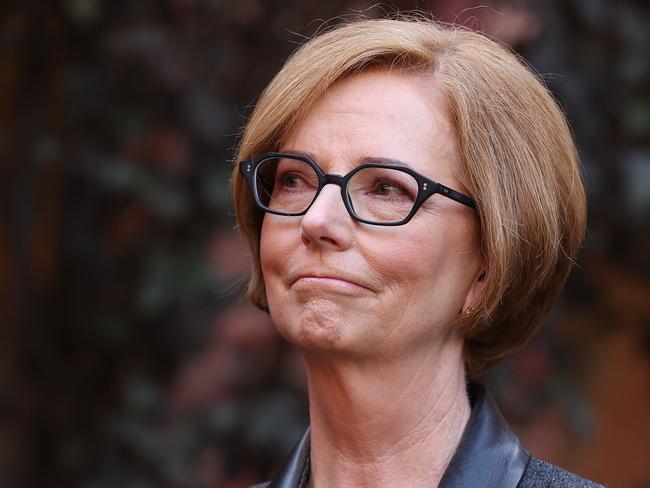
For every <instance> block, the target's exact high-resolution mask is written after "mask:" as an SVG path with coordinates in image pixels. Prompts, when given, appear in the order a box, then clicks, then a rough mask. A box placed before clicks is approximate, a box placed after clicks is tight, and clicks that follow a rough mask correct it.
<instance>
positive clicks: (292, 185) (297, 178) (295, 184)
mask: <svg viewBox="0 0 650 488" xmlns="http://www.w3.org/2000/svg"><path fill="white" fill-rule="evenodd" d="M277 180H278V182H279V183H280V185H281V186H282V188H287V189H298V188H304V187H305V186H307V181H306V180H305V177H304V175H301V174H300V173H295V172H290V171H287V172H286V173H282V174H280V175H278V177H277Z"/></svg>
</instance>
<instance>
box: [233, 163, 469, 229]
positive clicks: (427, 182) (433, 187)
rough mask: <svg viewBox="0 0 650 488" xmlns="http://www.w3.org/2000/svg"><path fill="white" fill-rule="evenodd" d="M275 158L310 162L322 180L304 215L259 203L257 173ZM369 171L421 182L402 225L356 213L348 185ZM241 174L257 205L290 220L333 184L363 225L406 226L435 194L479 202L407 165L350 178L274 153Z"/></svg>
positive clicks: (242, 166)
mask: <svg viewBox="0 0 650 488" xmlns="http://www.w3.org/2000/svg"><path fill="white" fill-rule="evenodd" d="M275 158H291V159H297V160H299V161H303V162H304V163H307V164H308V165H309V166H311V167H312V168H313V169H314V171H315V172H316V176H317V177H318V188H317V189H316V193H315V194H314V198H313V200H312V201H311V203H310V204H309V205H307V208H305V210H303V211H302V212H282V211H280V210H273V209H270V208H268V207H267V206H265V205H264V204H262V202H261V201H260V200H259V197H258V194H257V179H256V177H255V176H256V174H257V169H258V168H259V166H260V164H262V163H263V162H264V161H266V160H268V159H275ZM365 168H387V169H392V170H397V171H402V172H404V173H407V174H409V175H411V176H412V177H413V178H415V180H416V181H417V183H418V194H417V196H416V198H415V202H414V203H413V208H412V209H411V212H410V213H409V214H408V215H407V216H406V217H404V218H403V219H402V220H400V221H398V222H376V221H373V220H366V219H364V218H362V217H359V216H358V215H357V214H356V213H355V211H354V208H353V207H352V203H351V202H350V199H349V196H348V192H347V187H348V182H349V181H350V179H351V178H352V177H353V176H354V175H355V174H357V173H358V172H359V171H361V170H362V169H365ZM239 172H240V173H241V174H242V176H244V178H245V179H246V181H247V183H248V187H249V189H250V191H251V193H252V195H253V200H254V201H255V204H256V205H257V207H258V208H259V209H260V210H262V211H264V212H268V213H271V214H275V215H284V216H287V217H297V216H300V215H305V214H306V213H307V212H308V211H309V209H310V208H311V206H312V205H313V204H314V202H315V201H316V199H317V198H318V195H319V194H320V192H321V190H322V189H323V187H324V186H325V185H329V184H334V185H338V186H339V187H340V188H341V198H342V199H343V203H344V205H345V208H346V209H347V211H348V213H349V214H350V217H352V218H353V219H354V220H357V221H359V222H363V223H364V224H371V225H384V226H396V225H404V224H406V223H407V222H408V221H409V220H411V219H412V218H413V216H414V215H415V213H416V212H417V211H418V210H419V209H420V207H421V206H422V204H423V203H424V202H425V201H426V200H427V199H428V198H430V197H431V196H433V195H435V194H440V195H442V196H445V197H447V198H450V199H452V200H454V201H456V202H458V203H461V204H463V205H466V206H468V207H470V208H473V209H476V202H475V201H474V199H473V198H471V197H468V196H467V195H464V194H463V193H460V192H458V191H456V190H453V189H451V188H449V187H448V186H445V185H443V184H442V183H438V182H437V181H434V180H431V179H429V178H427V177H426V176H422V175H421V174H420V173H418V172H416V171H414V170H412V169H411V168H407V167H403V166H394V165H390V164H381V163H364V164H361V165H359V166H357V167H356V168H354V169H353V170H352V171H350V172H349V173H348V174H346V175H337V174H325V173H324V172H323V170H322V169H321V168H320V166H318V164H316V162H315V161H313V160H312V159H311V158H309V157H308V156H305V155H304V154H293V153H277V152H270V153H266V154H262V155H260V156H257V157H254V158H251V159H247V160H245V161H242V162H241V163H239Z"/></svg>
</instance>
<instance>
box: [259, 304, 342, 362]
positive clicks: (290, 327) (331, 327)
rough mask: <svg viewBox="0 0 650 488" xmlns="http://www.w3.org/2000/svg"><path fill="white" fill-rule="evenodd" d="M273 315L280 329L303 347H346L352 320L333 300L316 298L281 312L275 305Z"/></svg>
mask: <svg viewBox="0 0 650 488" xmlns="http://www.w3.org/2000/svg"><path fill="white" fill-rule="evenodd" d="M271 317H272V319H273V322H274V323H275V326H276V328H277V330H278V332H279V333H280V334H281V335H282V336H283V337H284V338H285V339H286V340H287V341H289V342H290V343H291V344H293V345H294V346H296V347H298V348H299V349H303V350H309V351H323V352H325V351H332V352H333V351H341V350H342V349H344V348H345V343H346V340H345V339H346V337H347V336H348V334H346V332H347V331H346V330H345V328H346V325H347V324H350V323H351V322H350V321H349V320H347V319H346V318H345V316H344V310H343V307H342V306H341V305H340V304H338V303H336V302H335V301H333V300H328V299H325V298H319V299H313V300H309V301H307V302H305V303H300V304H297V305H296V306H295V307H287V308H283V309H282V310H281V311H277V312H275V311H274V309H273V308H271Z"/></svg>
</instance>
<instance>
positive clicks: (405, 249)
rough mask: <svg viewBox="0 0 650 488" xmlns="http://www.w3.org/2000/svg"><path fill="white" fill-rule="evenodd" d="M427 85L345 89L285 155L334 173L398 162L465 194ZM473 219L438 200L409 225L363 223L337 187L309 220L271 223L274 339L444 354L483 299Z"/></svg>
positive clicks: (364, 353) (380, 352)
mask: <svg viewBox="0 0 650 488" xmlns="http://www.w3.org/2000/svg"><path fill="white" fill-rule="evenodd" d="M431 83H433V82H431V81H425V80H423V79H420V78H417V77H415V76H414V75H408V74H399V73H389V72H386V71H371V72H364V73H361V74H358V75H355V76H353V77H351V78H348V79H346V80H343V81H341V82H339V83H338V84H336V85H334V87H332V88H331V89H330V90H329V91H328V92H327V93H326V94H325V95H324V96H323V97H322V98H321V99H320V100H319V101H318V102H317V103H316V104H315V106H314V107H313V108H312V110H311V111H310V113H309V114H308V115H307V117H306V118H305V119H304V120H302V121H301V122H300V123H299V124H298V125H297V126H296V127H295V128H294V129H293V130H292V131H291V133H290V134H289V136H288V137H287V139H286V140H285V141H283V143H282V145H281V148H280V149H281V150H282V151H295V152H305V153H307V152H308V153H311V154H313V155H314V157H315V159H316V161H317V163H318V164H319V165H320V166H321V168H323V170H324V171H325V172H326V173H337V174H345V173H347V172H348V171H350V170H351V169H353V168H354V167H356V166H357V165H358V164H359V161H361V160H362V159H363V158H364V157H384V158H391V159H397V160H400V161H403V162H405V163H408V164H409V165H410V166H411V167H413V168H414V169H415V170H416V171H418V172H420V173H421V174H423V175H425V176H428V177H430V178H432V179H434V180H436V181H439V182H440V183H443V184H445V185H447V186H450V187H452V188H454V189H457V190H459V191H464V190H465V189H464V187H463V186H462V184H461V182H460V181H459V180H458V178H457V176H456V175H457V170H458V167H459V164H460V156H459V154H458V150H457V147H456V141H455V136H454V130H453V128H452V126H451V123H450V122H449V119H448V116H447V113H446V109H445V106H444V104H443V102H442V97H441V96H440V95H439V94H438V93H437V92H436V90H435V89H433V88H432V86H431ZM475 219H476V215H475V213H474V211H473V210H472V209H470V208H468V207H465V206H463V205H461V204H459V203H458V202H454V201H452V200H450V199H447V198H444V197H441V196H439V195H436V196H434V197H433V198H431V199H430V200H429V201H428V202H427V203H426V204H425V205H424V206H423V207H422V208H421V209H420V210H419V211H418V213H417V214H416V215H415V217H414V218H413V219H412V220H411V221H410V222H409V223H408V224H406V225H403V226H398V227H381V226H372V225H366V224H361V223H359V222H356V221H354V220H352V219H351V217H350V216H349V215H348V213H347V211H346V209H345V207H344V204H343V202H342V200H341V195H340V189H339V187H337V186H335V185H328V186H326V187H325V188H323V190H322V192H321V193H320V195H319V197H318V198H317V199H316V201H315V202H314V204H313V205H312V207H311V208H310V210H309V211H308V212H307V214H306V215H304V216H302V217H283V216H276V215H270V214H266V215H265V217H264V222H263V226H262V232H261V242H260V259H261V265H262V271H263V274H264V282H265V286H266V292H267V299H268V303H269V308H270V311H271V316H272V318H273V320H274V322H275V324H276V327H277V329H278V331H279V332H280V333H281V334H282V335H283V336H284V337H285V338H286V339H287V340H289V341H290V342H292V343H293V344H295V345H296V346H298V347H299V348H301V349H303V350H304V351H311V352H314V351H318V352H319V353H325V354H328V353H332V354H341V353H344V354H346V355H351V356H353V357H358V358H362V357H363V358H374V359H378V360H386V359H391V358H395V357H400V356H405V355H409V354H413V353H414V352H415V351H418V350H422V351H424V350H432V349H435V348H436V347H439V346H440V345H441V344H442V343H444V341H445V340H446V338H447V337H448V336H449V333H450V330H451V327H452V324H453V323H454V321H455V319H456V318H457V316H458V314H459V313H460V312H461V310H463V309H464V308H466V307H467V306H469V305H472V304H473V303H474V302H475V301H476V298H477V296H478V295H479V293H480V290H481V286H482V284H481V283H480V281H479V280H477V276H478V275H479V274H480V271H481V269H482V266H483V261H482V257H481V255H480V252H479V245H478V237H477V236H476V235H475V232H474V227H473V226H474V224H475ZM302 272H312V273H324V274H328V275H336V276H339V277H340V276H345V277H346V278H347V279H349V280H350V281H354V282H356V283H358V284H361V285H363V288H358V289H350V288H349V287H348V288H345V287H342V286H338V285H337V283H336V282H335V281H331V282H321V281H319V280H312V281H309V282H303V281H300V280H299V281H297V282H295V281H294V280H295V277H296V275H297V274H299V273H302Z"/></svg>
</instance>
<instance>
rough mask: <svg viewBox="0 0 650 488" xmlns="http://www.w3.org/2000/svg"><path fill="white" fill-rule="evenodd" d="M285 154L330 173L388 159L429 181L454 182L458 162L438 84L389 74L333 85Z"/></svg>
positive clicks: (287, 143) (368, 74)
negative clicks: (301, 155) (309, 159)
mask: <svg viewBox="0 0 650 488" xmlns="http://www.w3.org/2000/svg"><path fill="white" fill-rule="evenodd" d="M281 150H283V151H302V152H308V153H310V154H313V155H314V157H315V158H316V160H317V161H318V163H319V164H320V165H321V166H322V167H323V169H324V170H326V171H329V172H334V171H336V172H339V171H347V170H349V169H350V168H351V167H354V166H356V165H357V164H358V163H359V161H361V160H364V159H368V158H387V159H395V160H399V161H403V162H405V163H407V164H409V165H410V166H412V167H413V168H414V169H416V170H417V171H420V172H422V173H423V174H425V175H430V176H438V177H440V176H445V175H446V176H449V177H451V176H452V175H453V174H455V173H456V171H455V170H456V168H457V165H458V160H459V158H458V150H457V145H456V136H455V131H454V129H453V127H452V124H451V123H450V120H449V116H448V113H447V107H446V105H445V103H444V97H443V96H442V94H441V92H440V90H438V89H437V88H436V87H435V83H434V82H433V81H432V80H431V79H428V78H425V77H423V76H421V75H416V74H412V73H403V72H397V71H393V72H391V71H388V70H381V71H380V70H372V71H366V72H362V73H359V74H355V75H353V76H351V77H348V78H345V79H343V80H340V81H339V82H337V83H335V84H334V85H333V86H332V87H330V89H329V90H328V91H327V92H326V93H325V94H324V95H323V96H322V97H321V98H320V99H319V100H318V101H317V102H316V103H315V104H314V106H313V107H312V108H311V110H310V111H309V112H308V114H307V115H306V116H305V117H304V118H303V119H302V120H301V121H300V122H299V123H298V124H297V125H296V126H295V127H294V128H293V130H292V131H290V133H289V135H288V137H287V138H286V140H285V141H284V142H283V144H282V145H281Z"/></svg>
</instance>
